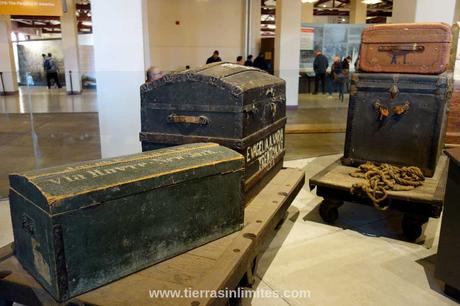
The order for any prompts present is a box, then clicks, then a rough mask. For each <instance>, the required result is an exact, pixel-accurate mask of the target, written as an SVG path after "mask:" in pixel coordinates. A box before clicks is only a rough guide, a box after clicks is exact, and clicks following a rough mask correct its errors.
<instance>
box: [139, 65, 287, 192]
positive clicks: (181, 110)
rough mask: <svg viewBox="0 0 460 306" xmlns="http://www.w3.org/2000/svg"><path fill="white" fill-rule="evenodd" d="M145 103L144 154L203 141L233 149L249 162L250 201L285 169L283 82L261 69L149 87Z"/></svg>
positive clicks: (202, 72)
mask: <svg viewBox="0 0 460 306" xmlns="http://www.w3.org/2000/svg"><path fill="white" fill-rule="evenodd" d="M141 97H142V110H141V112H142V113H141V117H142V132H141V133H140V139H141V141H142V148H143V150H144V151H148V150H152V149H156V148H159V147H165V146H171V145H177V144H183V143H193V142H197V141H212V142H216V143H219V144H221V145H224V146H228V147H230V148H232V149H234V150H236V151H238V152H240V153H241V154H243V156H244V157H245V161H246V174H245V191H246V198H247V199H248V198H250V197H251V196H252V195H254V193H255V192H256V191H257V190H258V189H260V188H261V187H262V186H263V185H264V183H266V182H267V181H268V180H269V179H270V178H271V177H273V176H274V174H276V172H277V171H278V170H279V169H280V168H281V166H282V162H283V157H284V154H285V149H284V127H285V124H286V93H285V82H284V81H283V80H282V79H279V78H277V77H274V76H272V75H270V74H267V73H265V72H263V71H261V70H258V69H255V68H250V67H244V66H240V65H234V64H229V63H216V64H210V65H206V66H203V67H201V68H197V69H194V70H187V71H184V72H179V73H174V74H168V75H166V76H165V77H163V78H162V79H161V80H159V81H156V82H155V83H153V84H149V85H143V86H142V87H141Z"/></svg>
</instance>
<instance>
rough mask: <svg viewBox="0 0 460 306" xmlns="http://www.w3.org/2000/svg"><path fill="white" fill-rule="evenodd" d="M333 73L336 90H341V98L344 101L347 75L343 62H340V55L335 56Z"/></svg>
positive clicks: (332, 67)
mask: <svg viewBox="0 0 460 306" xmlns="http://www.w3.org/2000/svg"><path fill="white" fill-rule="evenodd" d="M331 75H332V79H333V84H334V91H335V90H337V91H338V92H339V100H340V102H343V85H344V79H345V75H344V73H343V67H342V63H341V62H340V57H338V56H336V57H335V58H334V63H333V64H332V66H331Z"/></svg>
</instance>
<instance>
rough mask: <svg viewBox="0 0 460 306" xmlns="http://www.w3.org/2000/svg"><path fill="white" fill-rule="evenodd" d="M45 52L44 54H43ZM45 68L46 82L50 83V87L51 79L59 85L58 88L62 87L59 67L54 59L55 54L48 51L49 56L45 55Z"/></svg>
mask: <svg viewBox="0 0 460 306" xmlns="http://www.w3.org/2000/svg"><path fill="white" fill-rule="evenodd" d="M43 55H44V54H42V56H43ZM44 59H45V60H44V62H43V68H44V69H45V72H46V82H47V85H48V89H51V80H53V81H54V83H55V84H56V85H57V87H58V88H62V85H61V82H60V81H59V75H58V71H59V68H58V66H57V65H56V62H55V61H54V59H53V55H52V54H51V53H48V56H47V57H46V56H45V57H44Z"/></svg>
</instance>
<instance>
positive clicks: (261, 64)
mask: <svg viewBox="0 0 460 306" xmlns="http://www.w3.org/2000/svg"><path fill="white" fill-rule="evenodd" d="M253 66H254V67H256V68H259V69H260V70H264V71H267V72H268V65H267V62H266V61H265V54H264V53H263V52H261V53H259V56H257V57H256V59H255V60H254V63H253Z"/></svg>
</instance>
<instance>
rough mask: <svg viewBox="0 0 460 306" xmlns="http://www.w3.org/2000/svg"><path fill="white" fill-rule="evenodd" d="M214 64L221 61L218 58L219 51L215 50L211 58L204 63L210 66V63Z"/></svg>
mask: <svg viewBox="0 0 460 306" xmlns="http://www.w3.org/2000/svg"><path fill="white" fill-rule="evenodd" d="M216 62H222V59H221V58H220V57H219V51H218V50H215V51H214V52H213V53H212V56H211V57H209V58H208V60H207V61H206V64H211V63H216Z"/></svg>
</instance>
